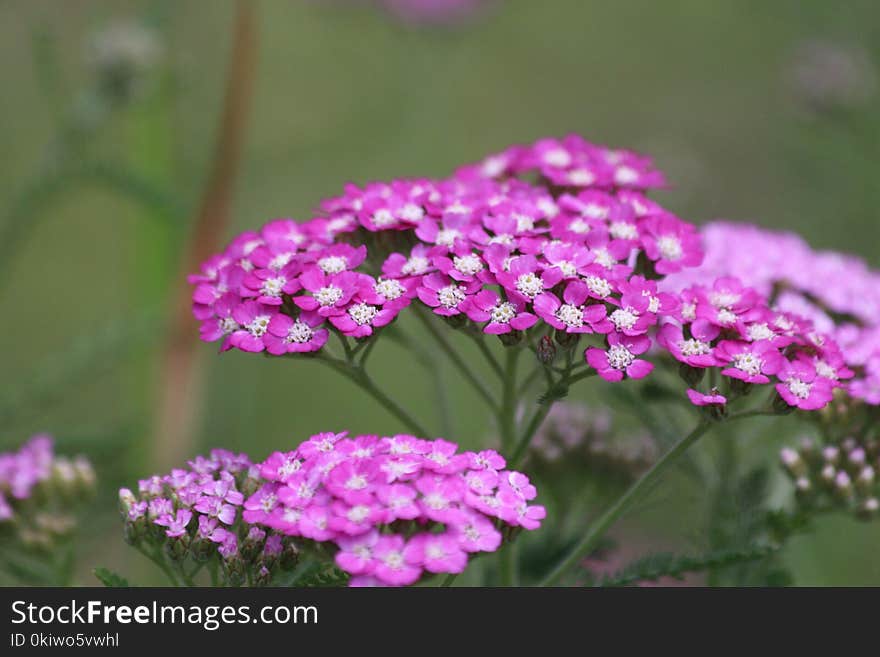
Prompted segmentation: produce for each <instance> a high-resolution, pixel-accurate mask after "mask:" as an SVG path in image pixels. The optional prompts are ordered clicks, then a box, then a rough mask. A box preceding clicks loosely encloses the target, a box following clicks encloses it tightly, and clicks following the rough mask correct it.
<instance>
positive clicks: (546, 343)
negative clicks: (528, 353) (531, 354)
mask: <svg viewBox="0 0 880 657" xmlns="http://www.w3.org/2000/svg"><path fill="white" fill-rule="evenodd" d="M536 355H537V356H538V361H539V362H541V363H543V364H544V365H549V364H550V363H552V362H553V360H554V359H555V358H556V345H555V344H553V340H551V339H550V336H549V335H545V336H544V337H542V338H541V340H540V341H539V342H538V348H537V349H536Z"/></svg>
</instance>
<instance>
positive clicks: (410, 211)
mask: <svg viewBox="0 0 880 657" xmlns="http://www.w3.org/2000/svg"><path fill="white" fill-rule="evenodd" d="M400 216H401V217H403V218H404V219H405V220H406V221H409V222H410V223H414V224H415V223H418V222H420V221H421V220H422V219H423V218H424V216H425V211H424V210H423V209H422V206H420V205H416V204H415V203H407V204H406V205H404V206H403V208H402V209H401V210H400Z"/></svg>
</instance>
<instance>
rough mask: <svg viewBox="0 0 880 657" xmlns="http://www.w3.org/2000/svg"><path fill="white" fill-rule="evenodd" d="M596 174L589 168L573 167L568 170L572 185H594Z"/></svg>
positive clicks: (569, 180)
mask: <svg viewBox="0 0 880 657" xmlns="http://www.w3.org/2000/svg"><path fill="white" fill-rule="evenodd" d="M595 181H596V176H594V175H593V172H592V171H590V170H589V169H572V170H571V171H569V172H568V182H569V184H572V185H581V186H584V185H592V184H593V183H594V182H595Z"/></svg>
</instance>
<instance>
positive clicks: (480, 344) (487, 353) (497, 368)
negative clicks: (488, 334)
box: [470, 333, 504, 381]
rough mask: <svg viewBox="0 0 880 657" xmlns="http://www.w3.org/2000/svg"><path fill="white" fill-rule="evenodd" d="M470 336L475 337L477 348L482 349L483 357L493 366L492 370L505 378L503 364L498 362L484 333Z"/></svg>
mask: <svg viewBox="0 0 880 657" xmlns="http://www.w3.org/2000/svg"><path fill="white" fill-rule="evenodd" d="M470 336H471V337H472V338H473V340H474V343H475V344H476V345H477V348H478V349H479V350H480V353H481V354H483V357H484V358H485V359H486V362H487V363H489V367H491V368H492V371H493V372H495V374H496V376H497V377H498V378H499V379H501V380H502V381H503V380H504V372H503V371H502V370H501V365H500V364H499V363H498V359H497V358H495V354H493V353H492V350H491V349H489V347H488V346H487V345H486V341H485V340H484V338H483V334H482V333H480V334H473V333H471V334H470Z"/></svg>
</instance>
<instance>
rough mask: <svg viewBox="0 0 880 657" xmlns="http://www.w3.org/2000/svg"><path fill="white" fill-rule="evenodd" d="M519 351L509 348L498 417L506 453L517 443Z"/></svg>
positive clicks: (503, 448)
mask: <svg viewBox="0 0 880 657" xmlns="http://www.w3.org/2000/svg"><path fill="white" fill-rule="evenodd" d="M518 362H519V350H518V349H516V348H513V347H509V348H508V350H507V362H506V364H505V368H504V390H503V392H502V397H501V410H500V412H499V415H498V420H499V425H500V427H499V428H500V429H501V448H502V450H503V451H504V452H505V453H506V452H508V451H509V450H510V448H512V447H513V443H514V442H515V441H516V401H517V396H516V390H517V385H516V367H517V363H518Z"/></svg>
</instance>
